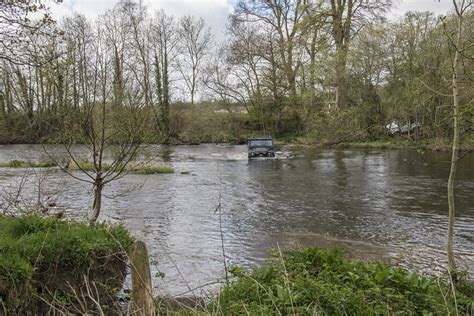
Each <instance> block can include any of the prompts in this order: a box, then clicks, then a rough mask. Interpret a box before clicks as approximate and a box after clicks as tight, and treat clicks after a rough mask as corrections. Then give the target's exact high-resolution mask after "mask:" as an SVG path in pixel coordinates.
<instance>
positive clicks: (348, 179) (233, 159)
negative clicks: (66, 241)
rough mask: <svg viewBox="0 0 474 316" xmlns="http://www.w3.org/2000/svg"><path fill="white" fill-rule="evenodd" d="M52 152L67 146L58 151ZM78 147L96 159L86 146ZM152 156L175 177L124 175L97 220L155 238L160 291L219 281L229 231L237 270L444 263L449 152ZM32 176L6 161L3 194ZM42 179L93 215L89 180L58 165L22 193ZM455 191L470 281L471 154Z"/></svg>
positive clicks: (33, 192)
mask: <svg viewBox="0 0 474 316" xmlns="http://www.w3.org/2000/svg"><path fill="white" fill-rule="evenodd" d="M47 150H50V151H51V152H54V153H55V155H61V153H63V151H62V150H61V147H58V148H51V147H49V148H48V149H47ZM75 151H76V152H77V153H82V154H83V155H84V157H86V156H87V155H86V154H85V152H86V149H85V147H83V146H77V147H76V148H75ZM143 151H144V154H143V156H146V157H148V158H147V159H152V160H157V161H163V163H165V164H168V165H170V166H172V167H174V168H175V170H176V172H175V173H174V174H155V175H127V176H125V177H124V178H122V179H120V180H118V181H116V182H113V183H111V184H110V185H109V186H108V187H107V188H106V189H105V192H104V195H105V198H104V201H103V212H102V214H101V217H100V219H101V220H106V221H111V222H114V223H121V224H123V225H124V226H126V227H127V228H129V229H130V231H131V232H132V234H133V235H134V236H135V237H136V238H138V239H141V240H143V241H144V242H145V243H146V244H147V245H148V247H149V251H150V255H151V258H152V261H153V266H152V270H153V274H155V273H156V272H163V273H164V278H161V279H160V278H155V279H154V287H155V289H156V290H157V291H159V292H161V293H167V294H170V295H178V294H182V293H185V292H188V291H189V289H190V288H191V289H192V288H196V287H199V286H201V285H205V284H207V283H212V282H214V281H216V280H217V278H218V277H222V276H223V274H224V268H223V251H222V239H221V236H222V237H223V244H224V252H225V255H226V260H227V264H228V265H230V266H233V265H239V266H243V267H251V266H254V265H256V264H259V263H260V262H261V261H262V260H263V259H264V258H265V257H266V250H267V249H268V248H278V247H280V248H282V249H285V248H289V247H302V246H319V247H331V246H342V247H346V248H348V249H349V250H350V251H351V253H352V254H353V256H355V257H358V258H361V259H365V260H372V259H375V260H384V261H391V262H392V263H394V264H397V265H401V266H405V267H410V268H415V269H417V270H418V271H420V272H422V273H430V274H439V273H442V271H443V269H444V267H446V258H445V257H446V256H445V248H446V247H445V245H446V228H447V209H448V206H447V198H446V183H447V178H448V174H449V153H439V152H427V153H424V154H423V155H422V154H420V153H418V152H416V151H414V150H361V149H314V148H312V149H308V148H305V149H294V150H289V149H284V150H283V151H282V152H279V153H278V154H277V157H276V159H260V160H252V161H249V160H247V156H246V147H245V146H242V145H240V146H239V145H238V146H233V145H199V146H176V147H163V146H147V147H145V148H144V149H143ZM45 157H46V156H45V154H44V149H43V148H42V147H41V146H39V145H4V146H0V162H6V161H9V160H12V159H18V160H44V159H46V158H45ZM25 171H26V170H25V169H21V168H18V169H13V168H0V190H1V191H2V192H3V193H5V192H10V193H11V192H14V191H15V190H16V188H17V187H18V185H19V184H20V183H21V179H22V178H23V175H24V174H25ZM181 171H185V172H184V173H185V174H182V173H181ZM188 172H189V173H188ZM78 175H79V174H78ZM40 182H41V183H42V185H41V188H42V192H41V196H42V199H43V200H44V199H49V200H50V201H54V202H55V203H56V204H57V207H59V208H62V209H65V213H66V215H67V216H68V217H73V218H84V217H85V216H86V213H87V209H88V207H89V206H90V205H91V203H92V194H91V186H90V185H89V184H87V183H84V182H80V181H77V180H74V179H72V178H71V177H69V176H67V175H65V174H64V173H62V172H61V171H60V170H59V169H57V168H53V169H35V171H34V173H31V171H30V174H29V177H28V181H26V183H25V184H24V188H23V195H22V198H23V199H24V200H34V199H35V198H36V196H37V188H38V183H40ZM455 193H456V208H457V214H456V216H457V217H456V239H455V249H456V256H457V259H458V264H459V266H460V267H461V268H463V269H466V270H468V271H469V272H470V275H471V277H472V276H473V275H474V155H469V156H466V157H465V158H463V159H462V160H461V161H460V163H459V168H458V173H457V181H456V188H455ZM219 204H220V205H221V216H219V212H216V208H217V206H218V205H219ZM220 227H222V229H220ZM221 232H222V234H221ZM215 288H216V286H215V285H211V286H209V287H204V288H202V289H197V290H194V293H195V294H196V295H202V294H203V293H202V292H201V291H203V290H204V289H215ZM186 294H190V293H186Z"/></svg>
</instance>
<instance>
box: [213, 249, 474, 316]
mask: <svg viewBox="0 0 474 316" xmlns="http://www.w3.org/2000/svg"><path fill="white" fill-rule="evenodd" d="M231 273H232V281H231V282H230V284H229V285H228V286H226V287H224V288H223V290H222V291H221V292H220V293H219V294H218V295H217V297H216V298H215V299H214V300H213V301H212V302H211V303H210V304H208V305H207V306H206V309H205V313H206V314H207V313H209V314H223V315H237V314H247V315H249V314H250V315H257V314H264V315H270V314H271V315H290V314H291V315H314V314H323V315H343V314H349V315H377V314H383V315H387V314H392V313H398V312H402V311H403V313H404V314H416V315H421V314H438V313H439V312H440V311H443V314H444V313H446V314H459V315H464V314H466V315H467V314H470V313H472V311H473V308H474V305H473V304H474V296H473V295H474V286H473V284H472V283H470V282H469V281H466V280H460V281H458V282H456V283H454V286H453V287H452V288H451V287H450V285H449V284H448V283H445V281H443V278H434V277H429V276H422V275H419V274H417V273H416V272H414V271H408V270H404V269H401V268H398V267H394V266H390V265H387V264H382V263H377V262H370V263H364V262H361V261H357V260H352V259H350V258H348V257H347V256H346V255H345V252H344V250H341V249H332V250H321V249H318V248H306V249H299V250H291V251H286V252H279V251H273V252H271V257H270V258H269V259H268V260H267V261H266V263H265V264H264V265H263V266H261V267H258V268H255V269H253V270H249V271H245V270H242V269H240V268H232V269H231Z"/></svg>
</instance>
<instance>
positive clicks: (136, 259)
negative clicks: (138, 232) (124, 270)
mask: <svg viewBox="0 0 474 316" xmlns="http://www.w3.org/2000/svg"><path fill="white" fill-rule="evenodd" d="M130 261H131V266H132V267H131V270H132V304H133V305H132V306H133V311H134V312H138V313H139V315H145V316H155V315H156V311H155V304H154V301H153V289H152V287H151V273H150V262H149V261H148V250H147V248H146V246H145V243H144V242H143V241H137V242H135V243H134V244H133V245H132V247H131V249H130Z"/></svg>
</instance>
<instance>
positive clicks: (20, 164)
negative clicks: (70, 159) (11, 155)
mask: <svg viewBox="0 0 474 316" xmlns="http://www.w3.org/2000/svg"><path fill="white" fill-rule="evenodd" d="M54 166H56V164H55V163H54V162H53V161H45V162H34V161H23V160H10V161H9V162H6V163H0V167H3V168H49V167H54Z"/></svg>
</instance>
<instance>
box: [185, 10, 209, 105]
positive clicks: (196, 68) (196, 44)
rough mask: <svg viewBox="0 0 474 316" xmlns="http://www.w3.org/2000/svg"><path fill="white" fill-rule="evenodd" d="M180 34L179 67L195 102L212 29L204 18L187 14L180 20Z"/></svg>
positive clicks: (192, 100)
mask: <svg viewBox="0 0 474 316" xmlns="http://www.w3.org/2000/svg"><path fill="white" fill-rule="evenodd" d="M179 34H180V45H179V51H180V53H181V54H180V55H181V58H179V59H177V63H178V69H179V71H180V73H181V76H182V77H183V79H184V83H185V85H186V88H187V90H188V93H189V95H190V97H191V103H192V104H194V98H195V96H196V92H197V88H198V81H199V73H200V71H201V70H202V64H203V60H204V58H205V57H206V55H207V54H208V53H209V49H210V45H211V39H212V37H211V31H210V29H209V28H208V27H206V23H205V22H204V20H203V19H202V18H199V19H195V18H193V17H192V16H189V15H187V16H184V17H182V18H181V20H180V21H179Z"/></svg>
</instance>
